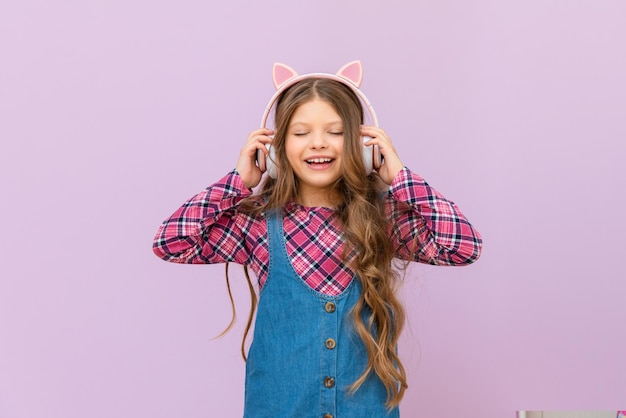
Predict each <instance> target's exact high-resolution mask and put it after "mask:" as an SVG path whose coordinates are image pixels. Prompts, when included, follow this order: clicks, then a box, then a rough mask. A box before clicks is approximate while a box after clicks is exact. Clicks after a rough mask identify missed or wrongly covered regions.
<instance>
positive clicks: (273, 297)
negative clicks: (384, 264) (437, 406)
mask: <svg viewBox="0 0 626 418" xmlns="http://www.w3.org/2000/svg"><path fill="white" fill-rule="evenodd" d="M267 222H268V237H269V251H270V265H269V274H268V277H267V279H266V282H265V284H264V286H263V289H262V290H261V293H260V298H259V306H258V311H257V317H256V323H255V330H254V339H253V342H252V345H251V347H250V352H249V354H248V361H247V363H246V395H245V408H244V417H246V418H263V417H272V418H275V417H279V418H291V417H297V418H307V417H311V418H313V417H315V418H367V417H372V418H381V417H390V418H392V417H399V411H398V408H394V409H393V410H391V411H387V409H386V408H385V401H386V399H387V392H386V391H385V388H384V386H383V385H382V383H381V382H380V380H379V379H378V378H377V377H376V375H374V374H370V376H369V377H368V379H367V380H366V381H365V383H363V385H362V386H361V387H360V388H359V390H358V391H357V392H356V393H354V394H350V393H349V392H348V386H350V384H352V383H353V382H354V381H355V380H356V379H358V378H359V377H360V376H361V374H362V373H363V371H364V370H365V367H366V365H367V351H366V349H365V346H364V345H363V343H362V341H361V339H360V338H359V336H358V335H357V334H356V333H355V332H354V330H353V325H352V320H351V312H350V311H351V309H352V307H353V306H354V304H355V303H356V301H357V300H358V298H359V296H360V293H361V285H360V283H359V280H357V279H354V280H352V282H351V284H350V286H348V288H347V289H346V290H345V291H344V292H343V293H341V294H340V295H339V296H336V297H332V296H327V295H323V294H321V293H319V292H316V291H315V290H313V289H311V288H310V287H309V286H308V285H307V284H306V283H305V282H304V281H303V280H302V279H301V278H300V277H299V276H298V275H297V274H296V272H295V270H294V269H293V267H292V264H291V262H290V260H289V257H288V255H287V249H286V246H285V238H284V233H283V221H282V213H281V212H280V211H272V212H270V213H269V214H268V220H267Z"/></svg>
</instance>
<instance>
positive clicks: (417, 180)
mask: <svg viewBox="0 0 626 418" xmlns="http://www.w3.org/2000/svg"><path fill="white" fill-rule="evenodd" d="M427 187H428V185H427V183H426V180H424V179H423V178H422V177H421V176H420V175H419V174H416V173H413V172H412V171H411V170H409V169H408V168H407V167H406V166H405V167H403V168H402V170H400V171H399V172H398V174H397V175H396V177H395V178H394V179H393V181H392V182H391V185H390V186H389V191H390V192H391V195H392V196H393V198H394V200H397V201H399V202H408V203H418V202H420V201H422V200H428V192H427Z"/></svg>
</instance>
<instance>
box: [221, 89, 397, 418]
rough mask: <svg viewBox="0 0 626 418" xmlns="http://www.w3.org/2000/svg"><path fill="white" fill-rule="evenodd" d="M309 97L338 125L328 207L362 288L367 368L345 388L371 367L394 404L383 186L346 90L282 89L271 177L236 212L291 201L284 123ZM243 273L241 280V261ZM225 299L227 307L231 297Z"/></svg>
mask: <svg viewBox="0 0 626 418" xmlns="http://www.w3.org/2000/svg"><path fill="white" fill-rule="evenodd" d="M315 98H318V99H321V100H324V101H326V102H328V103H329V104H330V105H331V106H332V107H333V108H334V109H335V111H336V112H337V114H338V115H339V116H340V117H341V120H342V122H343V131H344V145H343V156H342V176H341V177H340V178H339V179H338V180H337V181H336V183H335V184H334V189H335V190H336V191H337V195H338V196H340V197H341V202H340V203H339V205H338V206H337V207H336V208H335V214H336V215H337V217H338V220H339V222H340V223H341V226H342V229H343V234H344V238H345V240H346V243H347V244H349V245H345V246H344V248H345V249H346V250H344V254H343V257H344V260H346V259H347V255H348V251H347V249H348V248H353V249H354V250H356V251H355V252H356V256H355V257H352V258H351V261H350V265H349V266H350V268H351V269H352V270H353V271H354V272H355V273H356V274H357V276H358V279H359V280H360V282H361V285H362V292H361V296H360V298H359V300H358V302H357V303H356V305H355V306H354V309H353V311H352V316H353V321H354V325H355V329H356V332H357V333H358V335H359V337H360V338H361V339H362V340H363V343H364V345H365V347H366V349H367V353H368V363H367V368H366V370H365V371H364V372H363V374H362V375H361V377H360V378H359V379H357V380H356V382H354V383H353V384H352V385H351V387H350V389H351V391H352V392H355V391H356V390H357V389H358V388H359V387H360V386H361V385H362V384H363V383H364V382H365V380H366V379H367V377H368V375H369V374H370V373H372V372H374V373H375V374H376V375H377V376H378V378H379V379H380V380H381V382H382V383H383V385H384V386H385V388H386V390H387V403H386V405H387V407H388V408H393V407H395V406H397V405H398V404H399V402H400V400H401V399H402V396H403V395H404V391H405V389H406V387H407V385H406V374H405V371H404V367H403V366H402V363H401V361H400V359H399V357H398V355H397V353H396V346H397V342H398V338H399V336H400V333H401V331H402V328H403V325H404V319H405V315H404V309H403V307H402V304H401V303H400V302H399V300H398V298H397V297H396V294H395V289H396V283H397V280H396V279H397V272H396V271H395V270H394V269H393V268H392V259H393V257H394V249H393V247H392V245H391V242H390V240H389V231H390V228H391V225H390V222H389V220H388V219H387V217H386V216H385V213H384V208H383V199H382V198H381V193H382V192H383V191H384V190H386V186H385V184H384V183H383V182H382V180H381V179H380V177H379V176H378V174H376V173H372V174H370V175H368V176H366V175H365V166H364V162H363V152H362V147H363V145H362V142H361V136H360V125H361V124H362V123H363V106H362V105H361V102H360V100H359V98H358V97H357V95H356V94H355V93H354V92H353V91H352V90H351V89H350V87H348V86H346V85H344V84H343V83H341V82H338V81H334V80H329V79H325V78H307V79H304V80H302V81H300V82H298V83H296V84H294V85H293V86H291V87H289V88H288V89H287V90H285V91H284V92H283V94H282V95H281V97H280V98H279V99H278V101H277V104H276V115H275V122H276V128H275V136H274V141H273V147H274V151H275V158H276V161H275V163H276V165H277V168H278V170H277V171H278V175H277V178H276V179H272V178H269V177H267V178H266V180H265V182H264V183H263V186H262V188H261V191H260V193H259V194H258V195H255V196H252V197H250V198H248V199H245V200H244V201H242V202H241V204H240V210H243V211H249V212H251V213H256V214H259V213H261V212H265V211H267V210H268V209H273V208H281V207H283V206H284V205H285V204H287V203H288V202H290V201H294V200H296V199H297V197H298V189H299V188H298V179H297V177H296V176H295V174H294V173H293V170H292V169H291V166H290V165H289V163H288V160H287V155H286V152H285V142H286V136H287V135H286V134H287V128H288V126H289V123H290V122H291V118H292V116H293V114H294V112H295V111H296V109H298V107H299V106H301V105H302V104H304V103H307V102H309V101H311V100H313V99H315ZM244 272H245V274H246V277H247V279H248V281H249V280H250V278H249V275H248V271H247V267H246V266H244ZM227 280H228V270H227ZM250 286H251V284H250ZM250 290H251V296H252V310H251V312H250V315H249V318H248V323H247V326H246V330H245V334H244V341H243V342H242V355H243V356H244V359H245V350H244V343H245V339H246V335H247V333H248V331H249V329H250V326H251V323H252V318H253V315H254V312H253V311H254V309H255V307H256V295H255V294H254V291H253V289H252V287H250ZM229 295H230V289H229ZM230 297H231V304H232V295H230ZM234 319H235V313H234V304H233V319H232V320H231V323H230V325H229V327H228V328H227V329H226V331H228V330H229V329H230V328H231V327H232V325H233V323H234ZM364 319H365V320H364ZM226 331H224V332H226Z"/></svg>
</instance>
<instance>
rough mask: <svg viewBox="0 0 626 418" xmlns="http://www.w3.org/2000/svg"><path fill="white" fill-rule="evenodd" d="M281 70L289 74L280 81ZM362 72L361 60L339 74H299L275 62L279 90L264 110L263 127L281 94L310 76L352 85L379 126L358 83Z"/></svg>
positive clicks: (374, 113)
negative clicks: (278, 74) (279, 73)
mask: <svg viewBox="0 0 626 418" xmlns="http://www.w3.org/2000/svg"><path fill="white" fill-rule="evenodd" d="M279 71H283V73H284V72H287V74H288V75H287V77H286V79H285V80H282V82H280V81H281V80H277V73H278V72H279ZM354 71H357V73H356V77H357V78H355V79H354V80H353V78H354V77H355V73H354ZM361 74H362V67H361V62H360V61H353V62H351V63H348V64H346V65H345V66H344V67H343V68H342V69H341V70H339V72H338V73H337V74H330V73H310V74H303V75H298V74H297V73H296V72H295V71H294V70H293V69H291V68H289V67H287V66H286V65H284V64H274V84H275V85H276V86H277V90H276V93H274V95H273V96H272V98H271V99H270V101H269V102H268V103H267V106H266V107H265V112H263V117H262V118H261V127H262V128H264V127H265V125H266V123H267V119H268V117H269V115H270V113H271V111H272V108H273V107H274V105H275V104H276V101H277V100H278V98H279V97H280V95H281V94H282V93H283V92H284V91H285V90H287V89H288V88H289V87H291V86H293V85H294V84H296V83H298V82H299V81H302V80H305V79H308V78H325V79H329V80H335V81H338V82H340V83H342V84H345V85H346V86H348V87H350V89H351V90H352V91H353V92H354V94H356V95H357V97H358V98H359V99H360V100H361V103H362V105H363V107H364V108H365V110H366V111H367V113H369V115H370V117H371V118H372V123H373V124H374V126H378V118H377V117H376V112H374V108H373V107H372V105H371V103H370V101H369V100H368V99H367V96H365V94H363V92H362V91H361V90H360V89H359V87H358V85H360V83H361Z"/></svg>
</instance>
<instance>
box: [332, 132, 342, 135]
mask: <svg viewBox="0 0 626 418" xmlns="http://www.w3.org/2000/svg"><path fill="white" fill-rule="evenodd" d="M329 133H330V134H331V135H343V132H329Z"/></svg>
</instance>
